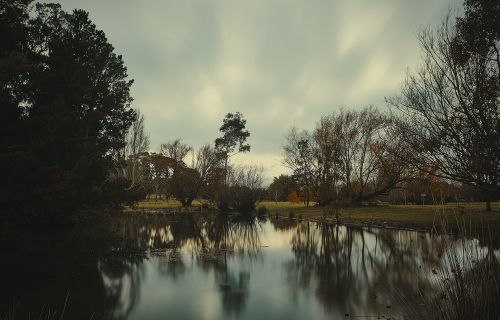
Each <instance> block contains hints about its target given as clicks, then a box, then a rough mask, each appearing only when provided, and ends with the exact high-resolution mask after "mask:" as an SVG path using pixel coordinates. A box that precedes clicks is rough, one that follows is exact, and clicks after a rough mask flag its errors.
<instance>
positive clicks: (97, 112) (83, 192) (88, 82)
mask: <svg viewBox="0 0 500 320" xmlns="http://www.w3.org/2000/svg"><path fill="white" fill-rule="evenodd" d="M0 12H1V18H0V25H1V29H0V30H1V31H0V32H1V38H2V39H6V41H5V42H4V40H2V49H1V52H0V74H1V79H0V81H1V83H0V90H1V93H0V103H1V104H2V108H1V110H0V112H1V116H0V118H1V119H2V120H1V121H2V126H1V127H2V134H1V136H2V138H1V139H2V140H1V145H0V164H1V169H0V170H2V175H3V176H4V177H6V178H4V179H2V182H1V183H2V187H1V191H0V203H2V205H4V206H8V207H9V208H11V209H14V210H15V211H18V212H22V213H25V214H30V213H35V212H36V214H38V213H40V212H44V215H46V216H48V215H49V213H57V214H58V215H64V214H68V213H70V212H73V211H75V210H78V209H82V208H84V207H85V208H92V207H95V206H98V207H99V206H102V205H104V204H109V203H110V202H113V201H114V200H117V199H114V198H113V197H114V196H118V193H120V192H118V193H117V192H115V191H118V190H121V189H122V187H121V186H122V185H123V184H124V183H123V181H122V182H120V181H119V180H116V179H115V180H110V179H109V170H110V169H111V168H112V166H113V165H114V163H115V162H116V161H117V159H118V158H119V154H120V152H121V150H122V149H123V147H124V145H125V138H124V137H125V134H126V132H127V130H128V128H129V127H130V125H131V124H132V122H133V121H134V119H135V116H136V115H135V112H134V111H133V110H132V109H131V107H130V104H131V101H132V98H131V96H130V87H131V85H132V80H130V79H128V76H127V69H126V67H125V65H124V62H123V60H122V57H121V56H120V55H117V54H116V53H115V52H114V48H113V46H112V45H111V44H110V43H109V42H108V40H107V38H106V36H105V34H104V32H103V31H101V30H99V29H97V27H96V25H95V24H94V23H93V22H92V21H91V20H90V19H89V16H88V13H87V12H85V11H83V10H74V11H73V12H71V13H68V12H65V11H63V10H62V9H61V6H60V5H58V4H41V3H36V4H35V5H34V6H33V5H32V3H31V1H26V0H14V1H5V0H2V2H1V9H0ZM4 43H5V45H4ZM117 201H118V200H117Z"/></svg>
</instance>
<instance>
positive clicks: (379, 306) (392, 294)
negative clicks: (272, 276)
mask: <svg viewBox="0 0 500 320" xmlns="http://www.w3.org/2000/svg"><path fill="white" fill-rule="evenodd" d="M442 240H443V239H442V238H441V240H440V237H437V238H434V239H432V240H431V239H430V237H429V236H427V235H426V236H424V235H423V234H419V233H416V232H410V231H396V230H384V229H363V228H356V227H349V228H347V227H343V226H341V227H339V226H336V225H334V224H330V223H319V224H316V223H311V222H302V223H301V224H300V225H299V226H298V227H297V229H296V232H295V234H294V235H293V237H292V240H291V246H292V251H293V253H294V259H293V260H292V261H289V262H288V263H286V265H285V269H286V272H287V275H288V278H287V282H288V283H289V284H290V285H291V286H292V289H293V290H292V294H293V298H294V299H297V295H298V294H299V293H300V292H303V291H308V290H310V289H312V290H313V291H314V294H315V296H316V298H317V300H318V301H319V302H320V303H321V304H322V305H323V306H324V308H325V310H327V311H328V312H329V313H332V314H334V315H336V316H338V317H341V316H345V314H350V315H358V316H382V315H393V316H394V315H396V316H397V315H401V314H402V313H403V312H405V313H406V312H407V310H403V308H404V307H405V303H404V301H401V299H404V300H410V301H411V300H415V301H418V300H420V299H419V291H420V292H422V291H424V290H425V288H427V287H429V286H430V283H429V280H428V279H427V277H426V276H425V275H426V274H428V271H429V270H430V269H432V268H433V267H436V266H438V265H440V263H441V259H440V255H441V253H442V251H443V250H445V248H443V246H444V245H446V244H449V243H450V242H445V241H442ZM359 310H363V314H357V311H359Z"/></svg>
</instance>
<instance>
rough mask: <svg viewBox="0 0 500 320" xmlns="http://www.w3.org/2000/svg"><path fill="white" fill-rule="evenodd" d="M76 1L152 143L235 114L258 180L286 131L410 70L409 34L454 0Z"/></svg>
mask: <svg viewBox="0 0 500 320" xmlns="http://www.w3.org/2000/svg"><path fill="white" fill-rule="evenodd" d="M59 2H60V3H62V5H63V8H65V9H67V10H72V9H73V8H82V9H85V10H87V11H89V12H90V17H91V19H92V20H93V21H94V22H95V23H96V24H97V26H98V27H99V28H100V29H102V30H104V32H105V33H106V35H107V37H108V39H109V41H110V42H111V43H112V44H113V45H114V46H115V48H116V51H117V52H118V53H119V54H122V55H123V58H124V60H125V64H126V65H127V67H128V70H129V74H130V76H131V78H134V79H135V83H134V86H133V89H132V94H133V96H134V99H135V101H134V105H135V106H136V107H139V108H140V109H141V111H142V112H143V113H144V114H145V117H146V123H147V127H148V130H149V133H150V136H151V141H152V146H153V147H156V148H157V147H158V146H159V145H160V144H161V143H163V142H165V141H168V140H171V139H175V138H177V137H182V138H183V139H185V140H186V142H188V143H190V144H192V145H194V146H195V147H198V146H201V145H202V144H204V143H207V142H213V141H214V139H215V138H216V137H217V136H218V135H219V132H218V128H219V127H220V125H221V121H222V118H223V117H224V115H225V114H226V113H228V112H235V111H240V112H242V113H243V114H244V116H245V118H246V119H247V121H248V122H247V126H248V129H249V130H250V132H251V137H250V140H249V142H250V144H251V145H252V152H251V153H250V154H245V155H244V156H241V159H240V158H238V160H237V161H238V162H241V163H245V162H251V163H254V164H259V163H260V164H262V165H263V166H264V167H265V169H266V174H267V176H268V179H271V178H272V176H273V175H278V174H279V173H281V172H287V170H286V168H284V167H283V166H282V165H281V160H280V159H281V146H282V144H283V142H284V139H283V135H284V134H285V133H286V131H287V129H288V128H289V127H290V126H297V127H300V128H304V129H311V128H312V127H313V126H314V124H315V122H316V121H317V120H318V119H319V117H320V116H321V115H323V114H327V113H330V112H332V111H333V110H335V109H337V108H338V107H339V106H346V107H361V106H364V105H368V104H375V105H377V106H379V107H381V108H384V104H383V98H384V96H386V95H390V94H393V93H395V92H396V91H397V90H398V87H399V84H400V83H401V80H402V79H403V76H404V71H405V69H406V68H407V67H415V66H416V65H417V63H418V61H419V50H418V45H417V42H416V39H415V33H416V30H418V28H419V27H420V26H422V25H428V24H434V25H436V24H438V23H439V21H440V19H441V18H442V17H443V16H444V14H445V13H446V10H447V9H448V7H449V6H459V5H460V4H461V2H462V0H442V1H434V0H422V1H414V0H359V1H343V0H336V1H331V0H318V1H300V0H275V1H267V0H255V1H224V0H206V1H205V0H204V1H201V0H192V1H176V0H150V1H135V0H107V1H102V0H85V1H82V0H59Z"/></svg>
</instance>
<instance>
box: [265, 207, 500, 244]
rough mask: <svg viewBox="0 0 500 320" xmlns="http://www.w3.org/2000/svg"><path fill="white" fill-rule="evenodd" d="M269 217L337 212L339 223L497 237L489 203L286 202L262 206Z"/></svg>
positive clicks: (498, 220)
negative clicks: (328, 204) (340, 204)
mask: <svg viewBox="0 0 500 320" xmlns="http://www.w3.org/2000/svg"><path fill="white" fill-rule="evenodd" d="M259 206H265V207H266V208H267V209H268V212H269V213H270V214H277V215H279V216H283V217H288V216H290V215H292V216H296V217H301V218H306V219H307V218H322V217H325V216H326V217H327V218H330V219H336V214H337V212H338V213H339V219H340V221H342V222H351V223H370V224H374V225H388V226H394V227H408V228H416V229H425V230H430V229H431V228H433V227H434V226H437V227H438V228H439V227H441V226H442V224H443V222H446V223H447V225H448V226H449V228H450V229H453V230H456V229H457V227H458V223H457V222H460V225H461V226H460V227H462V228H463V227H464V225H465V227H466V228H467V229H468V230H467V233H468V234H471V233H473V234H476V235H477V234H478V233H484V234H486V233H488V234H489V233H491V234H492V235H494V236H496V237H498V236H500V203H499V202H495V203H492V209H493V211H492V212H486V211H485V203H481V202H474V203H448V204H445V205H385V206H366V207H352V208H342V209H340V211H337V210H335V209H333V208H328V207H327V208H321V207H304V206H303V205H300V204H291V203H287V202H278V203H275V202H262V203H261V204H260V205H259Z"/></svg>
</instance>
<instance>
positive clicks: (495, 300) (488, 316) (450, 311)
mask: <svg viewBox="0 0 500 320" xmlns="http://www.w3.org/2000/svg"><path fill="white" fill-rule="evenodd" d="M457 225H458V229H459V232H460V238H459V240H458V241H457V240H456V239H453V238H452V237H447V241H448V244H447V245H445V246H444V248H445V249H444V250H445V251H444V252H443V253H442V254H443V258H444V263H443V265H442V266H441V267H440V268H436V269H432V271H431V272H430V274H429V275H428V276H429V278H430V279H431V283H432V285H431V287H430V288H425V289H422V288H419V296H420V298H421V301H420V303H418V306H417V307H415V301H406V304H407V305H406V307H407V310H411V311H410V312H407V317H406V318H409V319H429V320H462V319H463V320H466V319H467V320H469V319H470V320H473V319H484V320H500V258H499V254H498V251H496V250H494V249H493V248H491V247H488V246H487V247H484V246H482V245H481V244H480V242H479V241H478V240H476V239H471V238H469V237H468V235H469V234H471V229H470V228H466V224H465V223H464V221H463V219H462V220H460V219H457ZM442 230H443V231H445V232H446V231H447V230H449V229H448V228H447V226H446V223H445V222H444V221H443V222H442ZM409 304H411V305H412V306H411V307H410V305H409Z"/></svg>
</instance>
